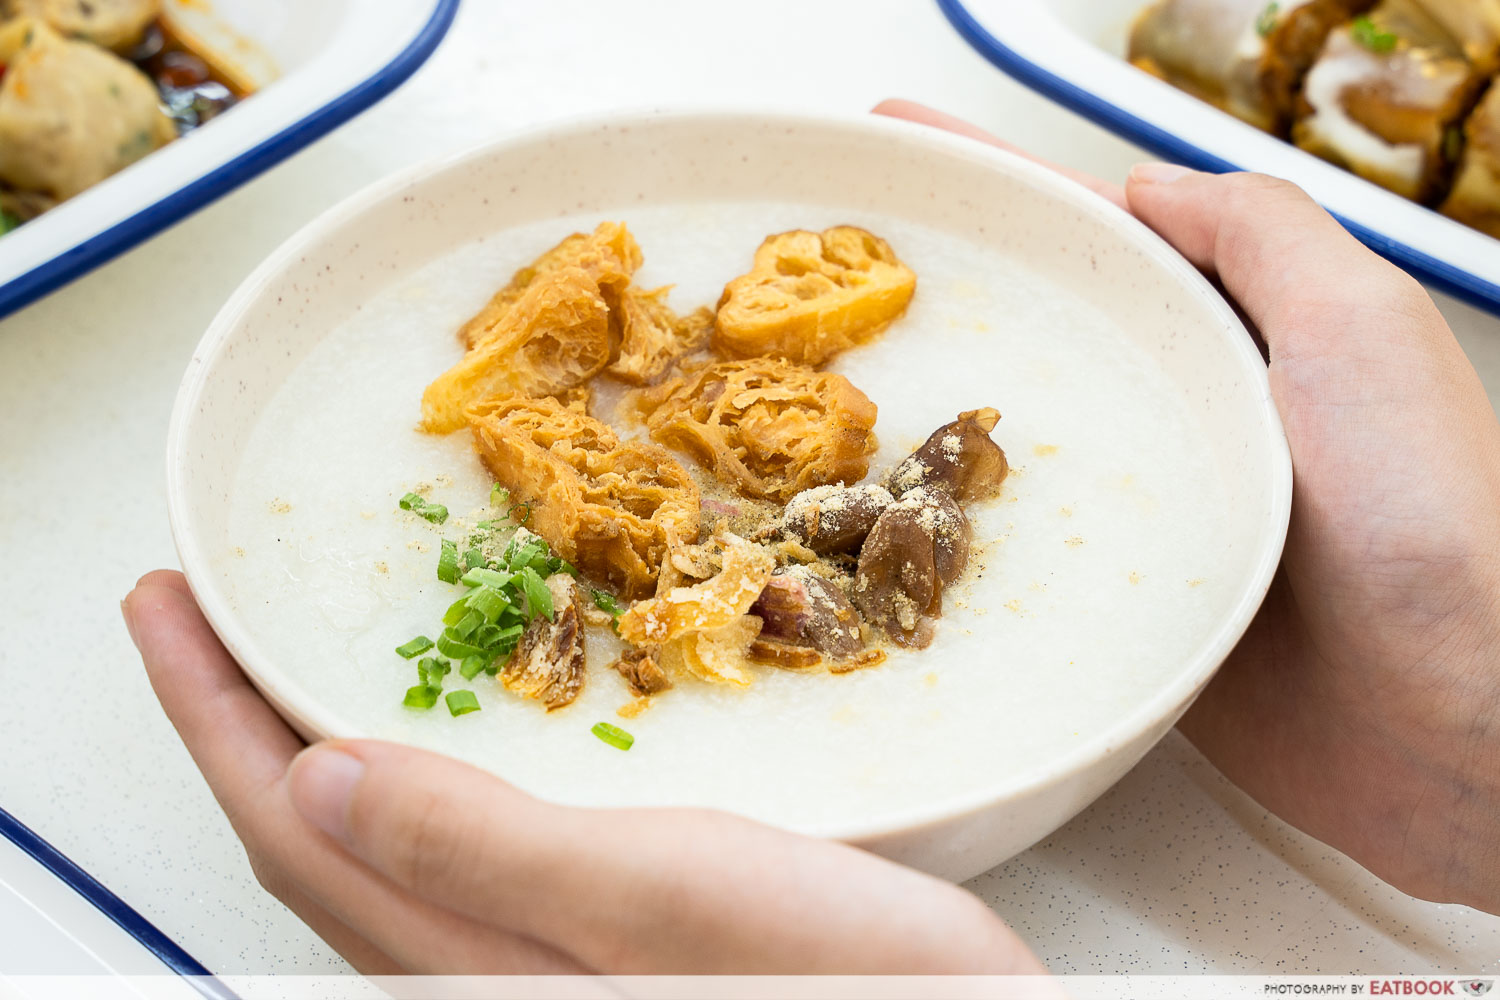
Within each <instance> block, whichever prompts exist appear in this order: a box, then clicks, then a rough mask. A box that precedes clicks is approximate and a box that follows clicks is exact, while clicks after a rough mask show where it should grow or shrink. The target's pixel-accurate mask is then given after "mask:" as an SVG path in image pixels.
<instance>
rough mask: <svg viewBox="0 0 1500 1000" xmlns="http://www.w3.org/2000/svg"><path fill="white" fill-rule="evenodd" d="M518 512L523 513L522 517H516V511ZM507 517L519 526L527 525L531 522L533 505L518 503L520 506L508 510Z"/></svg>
mask: <svg viewBox="0 0 1500 1000" xmlns="http://www.w3.org/2000/svg"><path fill="white" fill-rule="evenodd" d="M518 510H519V511H520V512H521V516H520V517H517V516H516V511H518ZM505 516H506V517H508V518H510V519H511V520H512V521H514V522H516V523H517V524H525V523H526V522H527V521H529V520H531V504H529V503H518V504H515V505H514V506H512V507H511V509H510V510H508V511H506V512H505Z"/></svg>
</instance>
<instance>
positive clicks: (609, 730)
mask: <svg viewBox="0 0 1500 1000" xmlns="http://www.w3.org/2000/svg"><path fill="white" fill-rule="evenodd" d="M450 697H451V696H450ZM592 731H593V734H594V735H595V736H597V737H599V738H600V739H601V740H603V741H604V742H605V743H608V744H609V745H610V746H612V747H615V748H617V749H619V750H629V749H630V748H631V747H633V746H635V737H634V736H631V735H630V734H629V733H627V732H626V731H625V730H623V729H621V728H620V727H619V726H611V725H610V724H609V723H607V722H596V723H594V728H593V730H592Z"/></svg>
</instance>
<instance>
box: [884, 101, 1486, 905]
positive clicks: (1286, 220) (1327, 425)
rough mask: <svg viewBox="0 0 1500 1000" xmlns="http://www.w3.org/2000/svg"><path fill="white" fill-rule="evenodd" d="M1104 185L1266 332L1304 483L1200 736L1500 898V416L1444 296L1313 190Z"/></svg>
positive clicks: (1289, 809)
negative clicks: (1266, 588)
mask: <svg viewBox="0 0 1500 1000" xmlns="http://www.w3.org/2000/svg"><path fill="white" fill-rule="evenodd" d="M875 110H876V111H877V112H880V113H884V114H890V115H893V116H895V117H900V118H907V119H910V120H913V121H918V122H923V123H925V124H929V125H935V126H937V127H940V128H946V129H949V130H950V131H957V132H960V133H962V134H966V135H970V136H974V137H975V138H979V139H981V140H982V141H990V142H994V143H995V144H996V145H1002V146H1003V145H1005V144H1003V143H1000V142H998V141H996V140H993V139H992V138H990V137H987V136H985V134H984V133H982V132H980V131H979V130H977V129H975V128H974V126H972V125H968V124H966V123H962V122H957V120H955V119H952V118H950V117H948V116H946V115H942V114H940V113H938V112H934V111H931V110H930V109H927V108H923V107H921V106H920V105H913V104H909V103H907V102H886V103H885V104H882V105H880V106H879V107H877V108H876V109H875ZM1006 148H1009V147H1006ZM1075 176H1076V175H1075ZM1086 183H1087V184H1088V186H1090V187H1092V188H1094V190H1096V191H1099V192H1100V193H1101V194H1103V195H1104V196H1105V197H1108V198H1110V199H1111V200H1113V201H1115V202H1116V203H1117V204H1122V205H1124V206H1125V207H1127V208H1128V209H1129V210H1130V211H1131V212H1133V213H1134V214H1135V215H1136V217H1137V218H1139V219H1140V220H1141V221H1142V222H1144V223H1146V225H1148V226H1150V227H1152V228H1153V229H1155V230H1156V231H1157V233H1159V234H1160V235H1161V236H1162V237H1163V238H1164V239H1166V240H1167V242H1169V243H1171V244H1172V245H1173V246H1174V247H1176V248H1177V249H1178V250H1179V251H1180V252H1181V253H1182V254H1183V255H1184V256H1185V257H1187V259H1188V260H1190V261H1192V262H1193V263H1194V264H1195V265H1196V266H1197V267H1198V268H1200V269H1201V270H1202V271H1204V272H1205V273H1206V274H1208V275H1209V276H1210V277H1213V278H1215V279H1217V280H1218V281H1219V282H1220V283H1221V285H1222V287H1223V288H1224V290H1225V291H1226V292H1227V293H1228V295H1230V296H1231V297H1232V298H1233V300H1234V301H1235V302H1236V303H1238V305H1239V306H1240V308H1241V309H1242V310H1243V312H1244V314H1245V315H1246V316H1247V317H1248V319H1249V320H1250V322H1251V323H1252V324H1253V325H1254V327H1255V328H1256V329H1257V330H1258V331H1259V333H1260V335H1261V337H1263V338H1264V341H1265V344H1266V347H1267V348H1268V352H1269V357H1270V380H1271V391H1272V394H1273V396H1274V397H1275V400H1276V405H1277V408H1278V410H1279V411H1280V413H1281V418H1282V421H1283V423H1284V424H1285V426H1286V432H1287V439H1288V442H1289V443H1290V445H1291V451H1292V463H1293V466H1294V468H1295V473H1296V485H1295V488H1294V493H1293V500H1292V521H1291V529H1290V534H1289V535H1288V538H1287V547H1286V552H1285V555H1284V558H1283V560H1282V565H1281V569H1280V572H1279V573H1278V575H1277V578H1276V581H1275V584H1274V585H1273V586H1272V588H1271V591H1270V594H1269V595H1268V597H1267V598H1266V602H1265V604H1264V606H1263V607H1262V608H1261V611H1260V614H1259V615H1258V616H1257V617H1256V619H1255V621H1254V623H1253V624H1252V625H1251V627H1250V630H1249V632H1248V634H1247V635H1246V636H1245V638H1244V639H1243V640H1242V641H1241V643H1240V644H1239V646H1238V648H1237V649H1236V650H1235V651H1234V653H1233V655H1232V656H1231V657H1230V658H1229V660H1228V661H1227V662H1226V663H1225V665H1224V667H1223V669H1222V670H1220V671H1219V673H1218V675H1217V676H1216V677H1215V679H1214V681H1213V682H1212V684H1211V685H1210V686H1209V688H1208V690H1207V691H1205V692H1204V694H1203V695H1202V697H1200V698H1199V699H1198V701H1197V703H1196V704H1195V705H1194V706H1193V708H1192V709H1191V710H1190V711H1189V712H1188V714H1187V716H1186V717H1185V718H1184V719H1183V720H1182V723H1181V728H1182V730H1183V732H1185V733H1186V734H1187V736H1188V738H1189V739H1191V740H1192V741H1193V743H1194V744H1195V745H1197V747H1198V748H1199V749H1200V750H1201V751H1203V753H1204V754H1205V755H1206V756H1207V757H1208V758H1209V759H1210V760H1212V761H1213V762H1214V764H1216V765H1217V766H1218V767H1219V769H1220V770H1222V771H1223V772H1224V773H1225V775H1227V776H1228V777H1229V778H1230V780H1232V781H1234V782H1235V783H1236V784H1237V785H1239V786H1240V787H1241V788H1243V789H1245V790H1246V791H1247V792H1249V793H1250V794H1251V795H1252V796H1254V797H1255V798H1256V799H1257V800H1258V801H1259V802H1260V803H1261V804H1262V805H1264V806H1265V807H1266V808H1268V809H1270V810H1271V811H1273V812H1275V813H1276V814H1277V815H1279V816H1281V817H1282V818H1283V819H1285V820H1286V821H1288V822H1289V823H1291V824H1293V825H1294V826H1297V827H1299V828H1300V829H1302V830H1304V831H1306V832H1307V833H1310V834H1312V835H1313V836H1315V837H1317V838H1318V839H1320V840H1323V841H1325V842H1327V843H1329V844H1331V845H1333V846H1334V847H1337V848H1338V849H1340V850H1342V851H1344V852H1345V853H1347V854H1348V855H1350V856H1351V857H1352V858H1354V859H1355V860H1356V861H1358V862H1360V863H1361V864H1363V865H1364V866H1365V867H1367V868H1369V869H1370V870H1371V871H1373V872H1374V873H1375V874H1377V875H1379V876H1380V877H1382V878H1384V879H1386V880H1387V881H1389V882H1390V883H1392V884H1393V885H1395V886H1396V887H1398V888H1400V889H1402V890H1403V891H1405V892H1408V893H1411V894H1413V895H1416V896H1421V897H1424V898H1428V899H1435V900H1444V901H1452V902H1462V903H1467V904H1469V905H1472V906H1477V907H1481V908H1483V909H1487V910H1491V911H1497V912H1500V863H1497V854H1500V735H1497V734H1496V733H1492V732H1490V727H1491V725H1492V722H1493V721H1494V719H1495V716H1496V712H1497V709H1500V423H1497V421H1496V419H1495V413H1494V411H1493V409H1492V408H1491V406H1490V403H1489V400H1488V398H1487V397H1486V395H1485V392H1484V389H1483V387H1482V386H1481V384H1480V382H1479V378H1478V376H1477V375H1476V374H1475V372H1474V369H1473V367H1472V366H1471V365H1470V364H1469V362H1468V359H1467V358H1466V357H1465V355H1464V353H1463V350H1462V349H1461V348H1460V347H1459V345H1458V342H1457V341H1456V340H1455V339H1454V337H1453V334H1452V332H1451V331H1450V330H1449V329H1448V326H1447V324H1446V323H1445V322H1444V320H1443V318H1442V316H1441V314H1439V313H1438V311H1437V308H1436V307H1435V306H1434V305H1433V303H1432V301H1431V299H1430V298H1429V297H1428V296H1427V294H1426V293H1425V292H1424V291H1423V290H1422V288H1421V286H1420V285H1419V284H1417V282H1415V281H1414V280H1412V279H1411V278H1410V277H1409V276H1407V275H1406V274H1405V273H1404V272H1402V271H1400V270H1398V269H1397V268H1395V267H1393V266H1392V265H1390V264H1388V263H1386V262H1385V261H1383V260H1381V259H1380V258H1379V257H1377V256H1376V255H1375V254H1374V253H1372V252H1370V251H1369V250H1367V249H1366V248H1365V247H1363V246H1362V245H1361V244H1360V243H1359V242H1358V241H1356V240H1355V239H1354V238H1353V237H1351V236H1349V235H1348V233H1346V232H1345V231H1344V230H1343V228H1342V227H1340V226H1339V225H1338V223H1337V222H1335V221H1334V220H1333V219H1332V218H1331V217H1330V216H1329V215H1328V214H1327V213H1326V212H1324V211H1323V210H1322V209H1321V208H1319V207H1318V206H1317V204H1315V203H1314V202H1313V201H1312V200H1311V199H1310V198H1308V197H1307V196H1306V195H1305V194H1303V193H1302V192H1301V191H1300V190H1299V189H1298V188H1296V187H1294V186H1293V185H1291V184H1288V183H1286V182H1284V181H1279V180H1274V179H1272V178H1269V177H1263V176H1259V175H1254V174H1235V175H1227V176H1212V175H1208V174H1201V173H1197V172H1194V171H1189V170H1185V169H1183V168H1180V167H1173V166H1169V165H1166V164H1143V165H1141V166H1139V167H1137V168H1136V169H1135V170H1134V171H1133V172H1132V174H1131V176H1130V179H1129V182H1128V183H1127V184H1126V186H1125V188H1124V189H1123V191H1121V189H1119V188H1117V187H1114V186H1113V185H1108V184H1105V183H1103V182H1100V181H1096V180H1093V179H1092V178H1089V179H1086ZM1350 183H1355V182H1354V181H1352V180H1351V181H1350Z"/></svg>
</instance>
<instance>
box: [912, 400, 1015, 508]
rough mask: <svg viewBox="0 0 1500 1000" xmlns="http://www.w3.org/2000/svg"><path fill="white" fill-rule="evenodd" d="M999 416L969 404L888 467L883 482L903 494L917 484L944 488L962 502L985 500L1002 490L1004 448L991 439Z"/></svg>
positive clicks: (1006, 469) (944, 490)
mask: <svg viewBox="0 0 1500 1000" xmlns="http://www.w3.org/2000/svg"><path fill="white" fill-rule="evenodd" d="M999 420H1000V414H999V412H997V411H996V410H993V409H990V408H989V407H985V408H984V409H982V410H967V411H965V412H963V413H960V414H959V415H958V419H957V420H955V421H953V422H952V423H951V424H944V425H943V426H942V427H939V428H938V429H937V430H935V431H933V432H932V435H931V436H930V437H929V438H928V439H927V441H926V442H925V443H924V444H923V445H922V447H920V448H918V449H917V450H916V451H914V452H912V454H911V455H910V456H909V457H907V458H906V460H905V461H903V462H902V463H901V464H900V465H898V466H896V468H895V469H893V470H892V471H891V474H890V475H889V476H888V477H887V478H886V485H887V486H888V487H890V491H891V494H892V495H893V496H896V497H903V496H905V495H906V494H907V493H909V492H911V491H912V490H914V489H916V488H917V487H919V486H930V487H932V488H934V489H939V490H942V491H943V492H945V493H947V494H948V495H949V496H951V497H953V499H955V500H957V501H958V502H960V503H971V502H972V501H975V500H983V499H986V498H988V497H992V496H994V495H995V494H997V493H999V492H1000V484H1001V483H1003V482H1005V476H1006V473H1008V472H1009V471H1010V466H1008V465H1007V464H1006V461H1005V452H1003V451H1001V450H1000V446H999V445H998V444H996V443H995V442H994V441H992V440H990V431H992V430H994V429H995V424H996V423H997V422H998V421H999Z"/></svg>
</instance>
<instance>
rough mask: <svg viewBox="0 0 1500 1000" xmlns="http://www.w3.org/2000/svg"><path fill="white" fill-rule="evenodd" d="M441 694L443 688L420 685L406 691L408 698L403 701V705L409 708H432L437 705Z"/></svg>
mask: <svg viewBox="0 0 1500 1000" xmlns="http://www.w3.org/2000/svg"><path fill="white" fill-rule="evenodd" d="M441 693H442V689H441V688H435V687H428V686H427V685H426V684H418V685H417V686H416V687H411V688H407V689H406V697H405V698H402V699H401V704H403V705H405V706H406V707H407V708H423V709H425V708H431V707H432V706H433V705H436V704H437V700H438V695H439V694H441Z"/></svg>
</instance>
